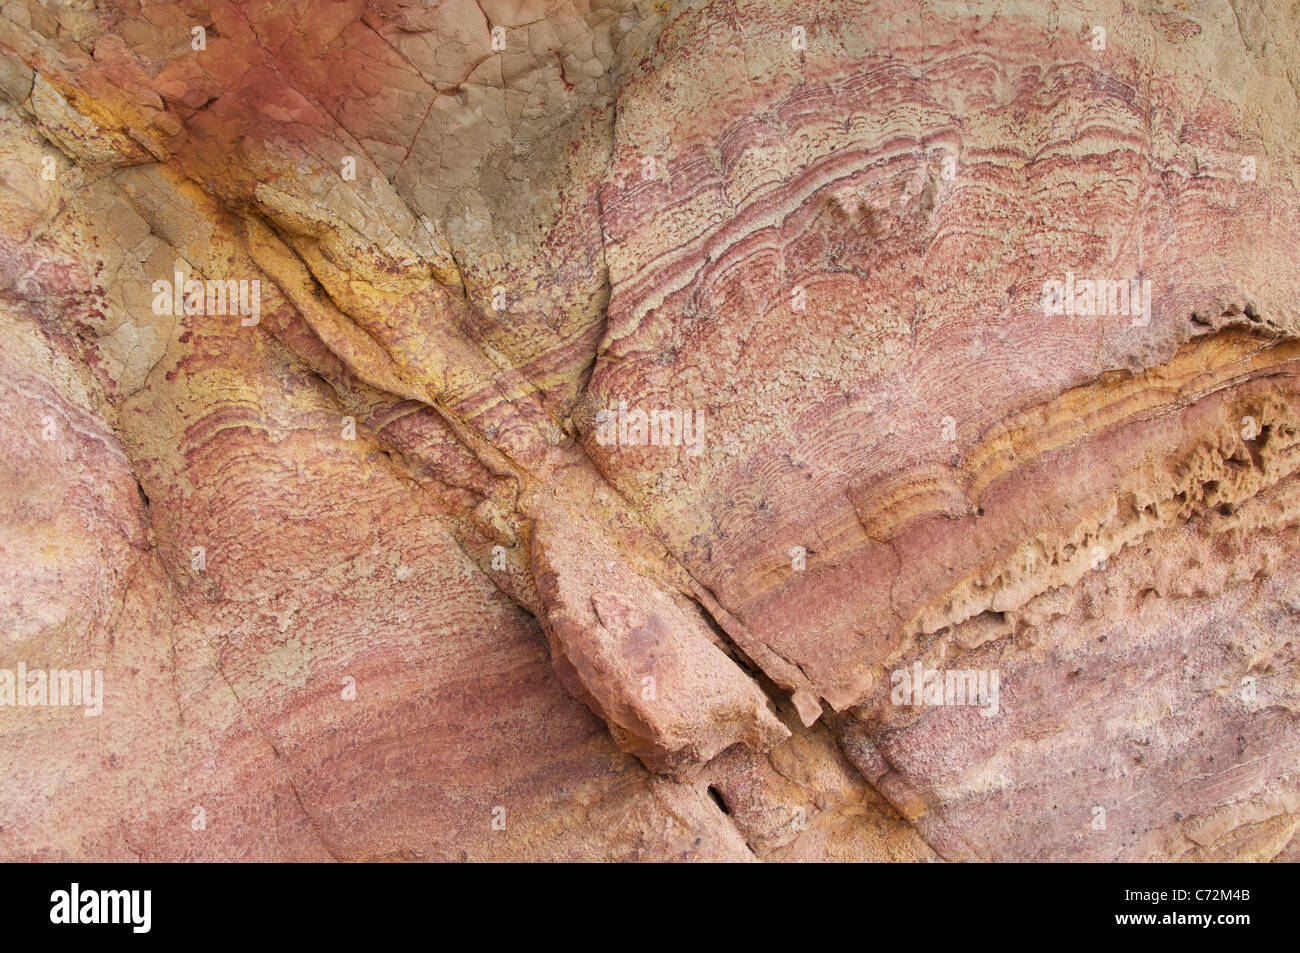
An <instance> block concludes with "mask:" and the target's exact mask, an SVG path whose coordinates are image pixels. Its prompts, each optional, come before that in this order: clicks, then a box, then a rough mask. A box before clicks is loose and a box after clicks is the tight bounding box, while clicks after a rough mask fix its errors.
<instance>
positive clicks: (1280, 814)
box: [0, 0, 1300, 861]
mask: <svg viewBox="0 0 1300 953" xmlns="http://www.w3.org/2000/svg"><path fill="white" fill-rule="evenodd" d="M1192 6H1194V7H1195V8H1194V9H1193V8H1189V7H1192ZM1298 23H1300V4H1297V3H1296V2H1295V0H1289V2H1282V3H1271V2H1270V3H1264V2H1247V0H1234V2H1232V3H1230V4H1228V3H1225V4H1222V5H1204V6H1202V5H1188V4H1181V3H1174V2H1167V3H1166V2H1161V0H1152V2H1150V3H1143V4H1138V5H1133V4H1125V3H1120V2H1118V0H1115V2H1111V0H1091V2H1088V3H1083V4H1080V3H1048V4H1040V3H1019V2H988V3H982V4H970V3H957V2H953V3H947V2H930V0H927V2H924V3H920V4H916V3H908V4H899V3H888V2H886V3H871V4H867V3H846V2H843V0H833V2H832V0H827V2H813V3H807V2H800V3H782V2H773V0H761V2H753V3H749V2H726V3H723V2H692V3H680V2H668V0H666V2H653V3H652V2H638V0H608V2H591V3H588V2H579V3H570V4H554V3H550V2H532V0H509V2H497V0H478V2H470V0H465V2H461V0H444V2H442V3H439V4H432V5H430V4H426V3H414V2H410V3H408V2H403V0H376V2H370V3H365V2H361V0H331V2H325V3H318V2H308V0H292V2H289V3H277V4H268V3H250V4H239V3H230V2H215V3H208V2H198V0H195V2H179V3H148V4H138V3H136V2H132V0H111V2H109V0H101V2H98V3H93V2H85V0H73V2H66V3H46V4H39V3H35V2H32V0H14V2H10V3H7V4H5V5H4V6H3V8H0V212H2V214H0V329H2V336H0V341H3V347H0V388H3V391H4V400H3V402H0V417H2V418H3V426H2V427H0V435H2V436H3V441H4V444H3V446H4V450H5V453H4V455H3V456H4V459H3V462H2V463H0V468H2V473H3V477H2V483H3V488H4V494H3V503H4V506H3V509H2V510H0V619H2V620H3V625H0V759H3V761H4V767H5V769H6V770H5V771H4V775H3V777H4V780H3V782H0V857H3V858H6V859H20V858H22V859H114V860H116V859H133V858H141V859H148V860H171V859H260V860H307V859H329V858H334V859H389V858H392V859H430V860H437V859H445V860H479V859H529V860H540V859H707V860H753V859H769V860H822V859H833V860H889V861H895V860H903V861H917V860H941V859H942V860H971V859H998V860H1003V859H1024V860H1048V859H1050V860H1152V859H1183V860H1211V859H1234V860H1241V859H1248V860H1273V859H1277V860H1295V859H1298V858H1300V854H1298V853H1297V851H1298V850H1300V848H1297V846H1296V841H1295V833H1296V830H1297V827H1300V661H1298V658H1297V653H1298V648H1297V646H1298V642H1297V639H1298V637H1300V553H1298V549H1300V546H1298V545H1297V543H1300V474H1298V473H1297V471H1298V470H1300V303H1298V302H1300V270H1298V269H1297V266H1296V255H1297V250H1298V249H1300V156H1298V155H1297V150H1298V148H1300V131H1298V130H1300V123H1298V122H1297V120H1300V87H1297V85H1296V81H1295V79H1294V77H1296V76H1300V63H1298V62H1297V56H1300V54H1298V53H1297V50H1300V42H1298V40H1300V37H1297V31H1298V30H1300V27H1297V24H1298ZM191 282H197V283H198V284H190V283H191ZM1094 282H1095V283H1103V284H1100V287H1096V286H1093V285H1092V284H1091V283H1094ZM241 283H242V284H241ZM1085 289H1087V290H1086V291H1085ZM20 665H22V666H23V668H24V670H25V671H26V670H45V671H49V670H60V669H64V670H93V671H99V672H101V673H102V683H103V692H102V698H101V699H100V702H101V703H102V713H99V714H94V715H91V716H89V717H86V716H83V713H82V711H80V710H78V708H77V707H76V706H72V705H54V704H48V703H47V702H48V699H47V700H46V702H40V701H34V702H33V704H30V705H27V704H23V705H19V704H17V701H16V700H15V702H13V703H9V704H6V703H5V701H6V699H5V695H4V682H3V678H4V672H5V671H10V672H14V673H17V671H18V670H19V666H20ZM913 684H914V685H915V688H916V692H915V694H914V695H913V694H911V688H912V687H913ZM17 687H18V686H17V685H15V688H17ZM25 690H26V687H25V686H24V687H23V689H22V691H21V692H20V693H21V694H24V697H25ZM956 691H959V692H960V694H955V692H956Z"/></svg>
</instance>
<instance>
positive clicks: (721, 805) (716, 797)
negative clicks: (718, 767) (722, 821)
mask: <svg viewBox="0 0 1300 953" xmlns="http://www.w3.org/2000/svg"><path fill="white" fill-rule="evenodd" d="M709 797H711V798H713V803H714V804H716V805H718V810H720V811H721V812H722V813H723V814H730V813H731V809H730V808H728V807H727V802H726V801H724V800H723V799H722V795H721V794H719V793H718V789H717V788H715V787H714V786H713V785H711V784H710V785H709Z"/></svg>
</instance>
